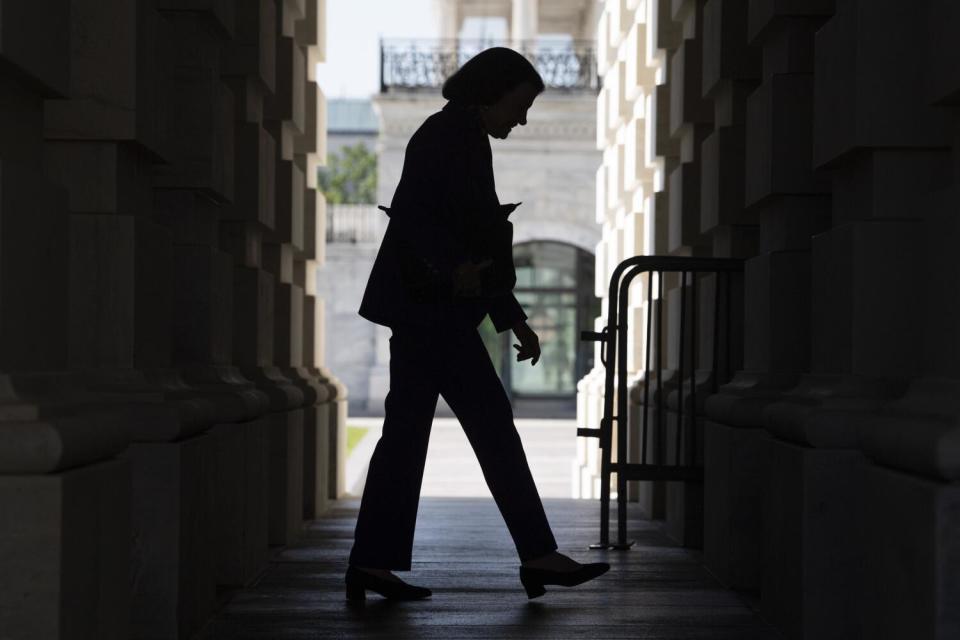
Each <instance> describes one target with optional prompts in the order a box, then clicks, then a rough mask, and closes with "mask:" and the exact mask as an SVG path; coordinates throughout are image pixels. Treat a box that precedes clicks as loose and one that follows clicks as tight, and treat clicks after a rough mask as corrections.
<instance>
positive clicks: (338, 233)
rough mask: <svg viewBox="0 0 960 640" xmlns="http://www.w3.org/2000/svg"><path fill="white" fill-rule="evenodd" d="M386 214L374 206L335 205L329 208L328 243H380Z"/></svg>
mask: <svg viewBox="0 0 960 640" xmlns="http://www.w3.org/2000/svg"><path fill="white" fill-rule="evenodd" d="M387 221H388V218H387V216H386V214H385V213H384V212H383V211H381V210H380V209H377V207H376V205H372V204H334V205H330V206H329V207H328V208H327V242H331V243H332V242H348V243H354V244H355V243H358V242H380V240H381V239H382V238H383V234H384V232H385V231H386V229H387Z"/></svg>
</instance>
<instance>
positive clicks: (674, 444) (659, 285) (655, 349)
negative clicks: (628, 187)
mask: <svg viewBox="0 0 960 640" xmlns="http://www.w3.org/2000/svg"><path fill="white" fill-rule="evenodd" d="M665 273H667V274H672V275H673V277H677V278H678V279H679V283H678V284H679V287H678V289H679V292H678V293H679V296H680V314H679V322H678V323H677V325H678V326H670V327H667V329H668V330H669V331H670V332H671V334H673V335H674V336H676V340H677V346H678V350H679V358H678V363H677V364H678V366H677V369H676V370H675V371H673V372H671V375H670V378H671V381H670V385H669V387H668V386H667V384H665V381H664V373H665V367H664V364H665V363H664V362H663V351H664V344H665V343H664V324H665V323H664V318H663V316H664V308H663V302H664V295H665V294H666V293H667V292H666V290H665V286H664V274H665ZM742 274H743V260H740V259H735V258H687V257H675V256H634V257H632V258H628V259H627V260H624V261H623V262H621V263H620V264H619V265H618V266H617V268H616V269H615V270H614V272H613V275H612V276H611V278H610V290H609V293H608V304H609V306H608V314H607V325H606V326H605V327H604V329H603V330H602V331H599V332H597V331H581V333H580V339H581V340H586V341H593V342H599V343H600V346H601V350H600V359H601V362H602V363H603V366H604V369H605V373H606V379H605V386H604V399H603V400H604V401H603V417H602V418H601V420H600V428H599V429H591V428H579V429H577V435H578V436H581V437H590V438H599V440H600V448H601V462H600V475H601V479H600V542H599V543H597V544H593V545H590V546H591V547H592V548H596V549H611V548H612V549H629V548H630V546H631V545H632V544H633V543H632V541H628V540H627V530H626V522H627V513H626V510H627V481H632V480H645V481H686V480H693V481H697V480H702V478H703V464H702V455H701V454H700V452H701V451H702V448H703V445H702V437H701V435H700V432H699V430H700V426H699V423H698V420H697V416H696V411H697V393H698V392H697V384H698V378H697V364H698V363H699V362H700V358H699V349H700V348H702V347H701V345H699V344H698V340H697V337H698V335H700V333H701V322H700V320H701V318H700V315H699V314H700V309H699V308H698V306H699V305H698V302H699V298H700V296H699V295H698V293H697V287H698V284H699V283H700V282H701V281H702V280H703V278H704V277H708V276H712V280H713V281H712V285H713V305H712V308H711V309H710V310H709V313H710V314H711V315H710V316H708V317H707V323H705V325H704V327H703V328H708V331H709V333H708V339H709V348H710V349H711V352H712V353H711V355H710V370H709V384H708V387H707V390H709V391H710V392H713V393H715V392H716V391H717V387H718V386H719V384H721V382H726V381H727V380H729V379H730V377H731V375H732V370H731V362H732V359H731V354H730V349H731V344H733V342H734V341H735V340H736V337H735V336H734V335H732V333H733V326H734V323H733V319H734V317H735V316H736V308H735V306H734V304H733V302H732V296H731V291H732V290H733V289H734V287H737V286H740V285H739V284H738V282H737V280H738V279H739V280H741V281H742ZM640 275H645V276H646V278H645V280H646V281H645V283H644V285H645V286H644V287H643V288H644V289H645V290H646V332H645V333H646V336H645V344H644V354H645V362H644V369H643V370H644V377H643V381H642V383H641V384H642V385H643V391H642V401H641V402H642V405H641V406H640V407H639V410H640V411H641V412H642V419H641V421H640V425H641V426H640V430H641V432H640V434H638V435H639V438H640V447H641V448H640V460H639V461H637V462H629V461H628V460H627V452H628V447H627V434H628V430H629V428H630V427H629V424H630V421H629V419H628V396H629V389H628V384H627V340H628V337H629V336H630V333H629V332H628V327H627V318H628V312H629V305H628V292H629V290H630V283H631V281H632V280H633V279H634V278H636V277H637V276H640ZM654 290H656V292H657V295H656V297H654V295H653V292H654ZM654 327H655V330H654ZM674 332H675V333H674ZM651 357H653V358H654V361H653V362H651ZM674 374H675V375H674ZM668 394H676V396H675V402H671V403H670V404H671V405H672V406H671V407H669V408H668V406H667V403H666V399H667V396H668ZM614 398H616V407H614ZM701 399H702V398H701ZM671 414H672V415H671ZM668 420H669V422H668ZM614 422H616V423H617V442H616V450H617V459H616V460H614V459H613V455H612V450H613V448H614V447H613V442H612V435H613V423H614ZM671 423H672V424H671ZM612 473H616V474H617V524H618V526H617V541H616V542H615V543H611V542H610V528H609V527H610V523H609V520H610V476H611V474H612Z"/></svg>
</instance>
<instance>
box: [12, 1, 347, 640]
mask: <svg viewBox="0 0 960 640" xmlns="http://www.w3.org/2000/svg"><path fill="white" fill-rule="evenodd" d="M324 15H325V4H324V1H323V0H259V1H253V2H232V1H230V0H219V1H216V2H211V1H209V0H147V1H145V2H133V3H131V2H121V1H119V0H110V1H107V2H104V1H103V0H72V1H70V2H65V1H56V0H46V1H42V2H29V3H28V2H21V3H14V4H11V5H10V6H7V4H5V5H4V15H3V20H2V21H0V61H2V64H0V84H2V89H0V95H2V96H3V97H2V99H0V372H2V374H0V380H2V384H0V511H2V512H3V513H4V518H3V524H0V572H2V573H3V575H4V580H3V581H2V582H0V629H2V632H0V635H3V637H4V638H38V637H43V638H104V639H106V638H131V637H133V638H187V637H191V636H192V634H193V633H194V632H195V631H196V630H197V629H199V628H200V626H201V625H202V624H203V623H204V621H205V620H206V619H207V618H208V617H209V615H210V614H211V613H212V611H213V609H214V607H215V604H216V594H217V589H219V588H228V587H237V586H242V585H245V584H248V583H249V582H250V581H251V580H252V579H253V578H254V577H255V576H256V575H257V574H258V572H259V571H260V570H261V569H262V568H263V567H264V565H265V562H266V559H267V555H268V551H269V547H270V546H271V545H283V544H286V543H288V542H290V541H291V540H292V539H293V537H294V536H295V535H296V534H297V533H298V532H299V529H300V525H301V523H302V521H303V520H304V518H311V517H313V516H315V515H316V514H318V513H320V512H322V511H324V510H325V509H326V508H327V506H328V501H329V500H330V499H331V498H336V497H338V496H340V495H342V492H343V490H344V487H343V482H344V474H343V468H342V466H343V465H342V463H343V456H342V452H343V451H342V450H343V447H344V438H343V429H344V425H343V422H344V419H345V415H346V409H345V407H346V400H345V389H344V387H343V386H342V385H341V384H340V383H339V382H338V381H337V380H336V378H335V377H334V376H333V375H332V374H331V373H330V372H329V371H327V370H326V369H325V368H324V367H323V358H322V352H321V350H320V345H321V344H322V337H323V326H322V323H321V319H322V306H323V305H322V300H320V299H318V298H317V297H316V276H315V274H316V268H315V264H316V262H317V261H318V260H322V258H323V242H324V237H323V236H322V235H320V234H321V233H322V230H323V228H324V218H323V216H324V202H323V198H322V196H320V195H319V194H318V193H317V192H316V191H315V186H316V185H315V168H316V165H317V162H318V158H323V157H325V151H324V147H323V138H324V133H323V131H324V126H323V123H322V107H323V103H324V97H323V93H322V92H321V90H320V88H319V87H318V86H317V84H316V82H315V79H314V68H315V65H316V63H317V62H318V61H320V60H322V58H323V55H324V45H323V40H324V30H325V28H326V25H325V17H324Z"/></svg>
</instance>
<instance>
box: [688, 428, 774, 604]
mask: <svg viewBox="0 0 960 640" xmlns="http://www.w3.org/2000/svg"><path fill="white" fill-rule="evenodd" d="M704 431H705V433H704V463H703V464H704V493H705V497H704V532H703V560H704V563H705V564H706V565H707V568H708V569H710V572H711V573H713V575H715V576H716V577H717V579H718V580H720V582H721V583H723V585H724V586H726V587H729V588H733V589H746V590H759V588H760V573H761V554H760V549H761V547H762V535H763V519H762V515H763V511H762V509H763V489H764V478H765V473H766V465H765V462H766V458H765V457H764V443H765V442H766V440H767V438H768V436H767V433H766V431H764V430H762V429H750V428H737V427H731V426H727V425H724V424H720V423H717V422H710V421H707V422H706V428H705V429H704Z"/></svg>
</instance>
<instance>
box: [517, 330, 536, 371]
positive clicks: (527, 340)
mask: <svg viewBox="0 0 960 640" xmlns="http://www.w3.org/2000/svg"><path fill="white" fill-rule="evenodd" d="M513 335H515V336H517V339H518V340H519V341H520V344H515V345H513V348H514V349H516V350H517V362H523V361H524V360H528V359H530V358H533V360H532V361H531V362H530V366H533V365H535V364H537V361H538V360H540V338H538V337H537V334H536V333H534V332H533V329H531V328H530V325H528V324H527V323H526V321H524V320H521V321H520V322H518V323H517V324H515V325H514V326H513Z"/></svg>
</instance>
